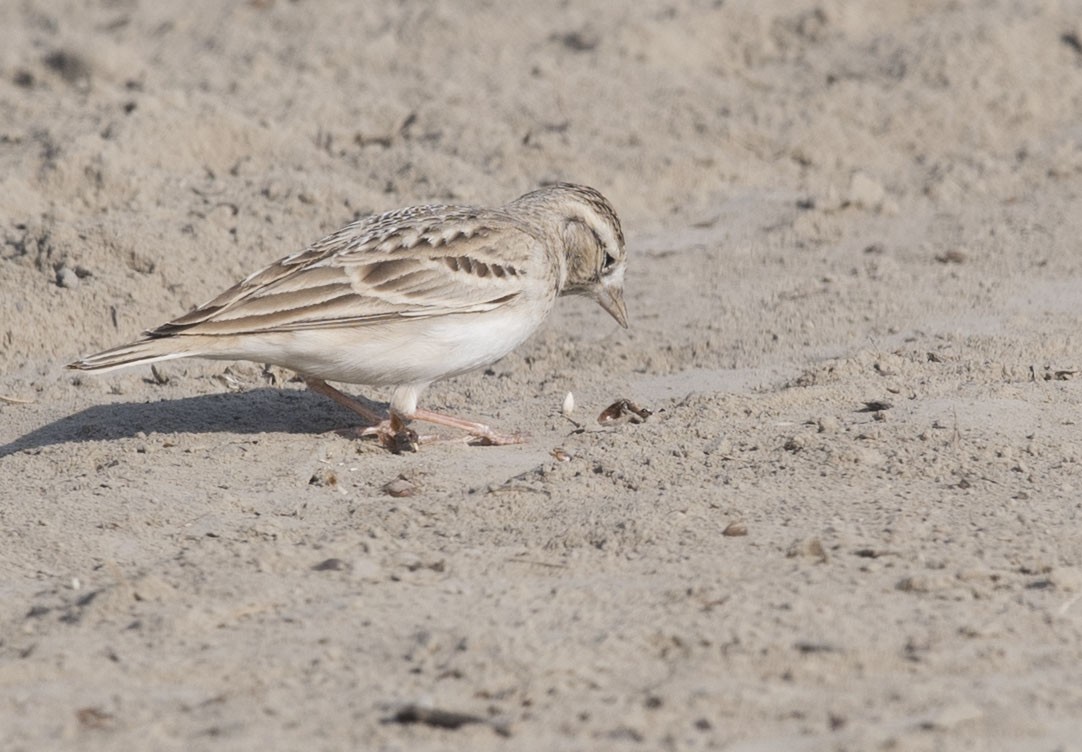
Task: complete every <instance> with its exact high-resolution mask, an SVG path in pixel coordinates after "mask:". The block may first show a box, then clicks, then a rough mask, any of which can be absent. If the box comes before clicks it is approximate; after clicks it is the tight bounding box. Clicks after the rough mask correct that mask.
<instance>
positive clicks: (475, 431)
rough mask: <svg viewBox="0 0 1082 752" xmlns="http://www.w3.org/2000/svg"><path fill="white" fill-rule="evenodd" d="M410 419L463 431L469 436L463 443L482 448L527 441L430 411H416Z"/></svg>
mask: <svg viewBox="0 0 1082 752" xmlns="http://www.w3.org/2000/svg"><path fill="white" fill-rule="evenodd" d="M410 418H412V419H413V420H423V421H424V422H426V423H433V424H435V425H437V426H447V427H448V428H457V429H459V430H462V431H465V432H466V433H468V434H469V436H466V437H465V441H467V442H469V443H471V444H472V443H477V444H481V445H483V446H509V445H511V444H525V443H526V441H527V438H526V437H525V436H524V435H522V434H520V433H515V434H504V433H499V432H498V431H493V430H492V429H491V428H489V427H488V426H486V425H485V424H484V423H476V422H474V421H472V420H465V419H463V418H456V417H454V416H453V415H444V414H443V413H434V412H432V411H431V410H422V409H418V410H416V411H414V413H413V415H411V416H410Z"/></svg>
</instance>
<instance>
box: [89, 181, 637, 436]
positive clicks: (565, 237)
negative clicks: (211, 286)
mask: <svg viewBox="0 0 1082 752" xmlns="http://www.w3.org/2000/svg"><path fill="white" fill-rule="evenodd" d="M626 261H627V254H626V249H625V243H624V234H623V230H622V228H621V225H620V220H619V218H618V217H617V215H616V211H615V210H614V209H613V206H612V204H611V203H610V202H609V200H608V199H606V198H605V197H604V196H603V195H602V194H601V193H600V192H598V191H597V190H595V189H594V188H590V187H587V186H584V185H576V184H573V183H563V182H561V183H554V184H551V185H547V186H544V187H541V188H539V189H537V190H534V191H531V192H529V193H526V194H525V195H523V196H520V197H519V198H517V199H515V200H513V201H511V202H509V203H507V204H505V205H503V206H501V207H498V208H481V207H475V206H466V205H444V204H427V205H422V206H413V207H407V208H403V209H397V210H393V211H388V212H384V213H382V214H374V215H369V216H366V217H362V218H360V219H357V220H355V221H354V222H352V223H350V224H347V225H346V226H345V227H343V228H341V229H340V230H338V231H336V232H334V233H332V234H330V235H328V236H326V237H324V238H323V239H322V240H319V241H317V242H315V243H313V244H311V245H309V246H308V247H307V248H305V249H304V250H301V251H299V252H297V253H294V254H292V255H289V256H286V257H285V258H282V259H280V260H278V261H276V262H274V263H272V264H270V265H269V266H266V267H264V268H262V269H259V270H258V271H256V272H254V273H252V274H250V275H248V276H247V277H245V278H244V279H243V280H241V281H240V282H238V283H237V284H235V285H233V286H232V287H230V288H229V289H228V290H226V291H225V292H223V293H221V294H220V295H218V296H216V297H214V298H213V299H211V300H209V301H208V302H206V303H204V304H203V305H201V306H198V307H197V308H195V309H193V310H192V311H190V312H188V313H186V314H184V315H183V316H180V317H179V318H176V319H173V320H172V321H169V322H167V323H165V324H162V325H161V326H159V327H157V328H155V329H151V330H149V331H146V332H144V333H143V334H142V335H141V336H140V337H139V338H138V339H136V340H135V341H133V342H129V343H128V344H124V345H120V346H118V347H113V348H110V349H108V350H104V351H102V352H99V353H97V354H95V355H90V356H88V357H85V358H83V359H81V360H78V361H75V362H73V363H70V364H69V365H68V368H71V369H75V370H78V371H96V372H106V371H111V370H114V369H117V368H123V367H128V366H135V365H141V364H150V363H156V362H159V361H166V360H173V359H177V358H208V359H214V360H247V361H253V362H256V363H265V364H270V365H276V366H281V367H283V368H286V369H289V370H292V371H295V372H296V373H297V374H298V375H299V376H300V377H301V378H302V380H303V381H304V382H305V384H306V385H307V386H308V388H309V389H311V390H312V391H314V392H316V393H319V394H322V395H324V396H326V397H329V398H330V399H332V400H334V401H335V402H336V403H338V404H339V405H341V406H342V407H345V408H346V409H348V410H351V411H352V412H354V413H356V414H357V415H359V416H360V417H361V419H362V420H363V421H364V422H365V424H366V425H365V427H363V428H362V429H360V430H359V433H360V434H361V435H362V436H375V437H377V438H378V439H379V441H380V442H381V443H382V444H383V445H384V446H386V447H388V448H390V449H392V450H395V451H399V450H401V449H403V448H405V447H408V448H410V449H414V450H415V449H416V448H417V444H418V439H419V437H418V436H417V434H416V432H415V431H414V430H413V429H412V428H410V423H411V422H412V421H422V422H426V423H430V424H434V425H439V426H443V427H449V428H453V429H458V430H460V431H462V432H464V433H465V438H466V439H467V440H469V441H475V440H476V441H475V443H481V444H489V445H504V444H517V443H522V442H524V441H525V439H524V438H523V436H522V435H521V434H518V433H514V434H503V433H499V432H497V431H495V430H493V429H492V428H491V427H490V426H488V425H486V424H483V423H479V422H475V421H470V420H466V419H463V418H459V417H455V416H452V415H445V414H442V413H438V412H434V411H431V410H427V409H424V408H422V407H419V406H418V400H419V398H420V396H421V394H422V392H423V391H424V390H425V388H426V387H428V386H429V385H430V384H432V383H433V382H435V381H439V380H442V379H446V378H450V377H454V376H458V375H461V374H464V373H467V372H469V371H473V370H475V369H478V368H482V367H484V366H488V365H491V364H492V363H494V362H496V361H497V360H499V359H501V358H502V357H504V356H505V355H507V354H508V353H510V352H511V351H512V350H514V349H515V348H516V347H518V346H519V345H521V344H522V343H523V342H524V341H525V340H526V339H527V338H528V337H529V336H530V335H531V334H532V333H533V332H534V331H536V330H537V328H538V327H539V326H540V325H541V323H542V322H543V321H544V319H545V318H546V316H547V315H548V314H549V312H550V311H551V310H552V308H553V306H554V304H555V300H556V298H557V297H560V296H564V295H578V296H584V297H587V298H591V299H593V300H594V301H596V302H597V303H598V304H599V305H600V306H601V308H602V309H604V310H605V311H606V312H608V313H609V315H611V316H612V317H613V318H614V319H615V320H616V322H617V323H618V324H619V325H620V326H622V327H624V328H625V329H626V328H627V327H628V316H627V307H626V305H625V303H624V272H625V267H626ZM328 381H334V382H340V383H345V384H354V385H364V386H374V387H387V386H390V387H394V390H393V393H392V397H391V400H390V403H389V406H388V411H387V413H386V414H384V413H382V412H380V411H377V410H375V409H372V408H370V407H368V406H366V405H365V404H362V403H361V402H360V401H358V400H356V399H354V398H353V397H350V396H349V395H347V394H345V393H344V392H342V391H340V390H339V389H337V388H335V387H333V386H331V385H330V384H328V383H327V382H328Z"/></svg>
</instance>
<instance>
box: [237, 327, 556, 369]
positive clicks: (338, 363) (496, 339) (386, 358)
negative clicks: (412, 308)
mask: <svg viewBox="0 0 1082 752" xmlns="http://www.w3.org/2000/svg"><path fill="white" fill-rule="evenodd" d="M542 318H543V316H537V315H529V316H527V315H523V314H522V313H520V312H518V311H514V310H512V311H505V312H497V311H487V312H485V313H480V314H459V315H445V316H438V317H433V318H429V319H420V318H418V319H402V320H400V321H395V322H381V323H380V324H378V325H375V326H368V327H363V326H362V327H352V328H349V327H343V328H337V329H330V328H328V329H309V330H305V331H302V332H275V333H268V334H264V335H249V336H248V337H247V338H246V342H245V346H246V347H245V350H246V352H245V353H244V354H241V355H236V354H234V355H232V356H227V355H226V354H225V353H223V354H222V355H223V356H226V357H241V358H244V359H246V360H254V361H257V362H266V363H273V364H275V365H279V366H283V367H285V368H289V369H292V370H294V371H297V372H299V373H302V374H304V375H306V376H314V377H316V378H321V379H327V380H329V381H342V382H345V383H349V384H368V385H372V386H382V385H399V384H427V383H430V382H433V381H437V380H439V379H443V378H447V377H449V376H456V375H458V374H462V373H466V372H467V371H472V370H473V369H475V368H480V367H482V366H486V365H489V364H490V363H494V362H496V361H497V360H499V359H500V358H502V357H503V356H505V355H507V354H508V353H509V352H511V351H512V350H513V349H515V348H516V347H517V346H518V345H520V344H522V343H523V342H524V341H525V340H526V338H527V337H529V336H530V335H531V334H532V333H533V331H534V330H535V329H536V328H537V325H538V323H540V321H541V319H542Z"/></svg>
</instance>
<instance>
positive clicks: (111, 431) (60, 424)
mask: <svg viewBox="0 0 1082 752" xmlns="http://www.w3.org/2000/svg"><path fill="white" fill-rule="evenodd" d="M362 402H367V401H366V400H362ZM368 405H369V406H371V407H374V408H375V409H379V408H380V407H382V406H381V405H379V403H368ZM354 425H361V422H360V420H359V418H357V416H355V415H352V414H351V413H349V412H347V411H345V410H342V409H341V408H338V407H336V406H335V405H334V404H333V403H331V402H330V401H329V400H325V399H323V398H322V397H319V396H318V395H313V394H310V393H308V392H301V391H286V390H282V389H269V388H264V389H252V390H250V391H245V392H240V393H229V394H206V395H201V396H198V397H180V398H177V399H161V400H157V401H154V402H121V403H114V404H109V405H95V406H93V407H88V408H86V409H85V410H80V411H79V412H77V413H74V414H72V415H68V416H65V417H63V418H60V419H59V420H56V421H53V422H52V423H49V424H48V425H45V426H42V427H41V428H38V429H36V430H34V431H31V432H30V433H27V434H24V435H22V436H20V437H19V438H17V439H15V440H14V441H12V442H10V443H8V444H4V445H0V458H3V457H7V456H8V455H11V454H15V453H16V452H23V451H27V450H33V449H39V448H42V447H47V446H52V445H54V444H67V443H78V442H87V441H111V440H116V439H124V438H131V437H134V436H135V435H136V434H138V433H139V432H144V433H146V434H174V433H193V434H199V433H238V434H259V433H304V434H319V433H324V432H327V431H332V430H335V429H340V428H345V427H349V426H354Z"/></svg>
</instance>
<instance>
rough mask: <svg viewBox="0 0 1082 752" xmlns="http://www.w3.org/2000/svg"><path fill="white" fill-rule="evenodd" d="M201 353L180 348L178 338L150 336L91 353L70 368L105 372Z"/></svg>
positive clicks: (70, 365)
mask: <svg viewBox="0 0 1082 752" xmlns="http://www.w3.org/2000/svg"><path fill="white" fill-rule="evenodd" d="M199 354H200V353H198V352H192V351H185V350H178V349H177V343H176V340H174V339H172V338H168V337H166V338H161V339H157V338H148V339H140V340H136V341H135V342H129V343H128V344H126V345H120V346H119V347H112V348H110V349H108V350H103V351H102V352H100V353H96V354H94V355H89V356H87V357H85V358H83V359H82V360H77V361H75V362H74V363H68V368H71V369H73V370H76V371H99V372H103V373H104V372H105V371H112V370H115V369H117V368H126V367H127V366H137V365H144V364H147V363H157V362H159V361H162V360H175V359H176V358H191V357H193V356H198V355H199Z"/></svg>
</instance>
